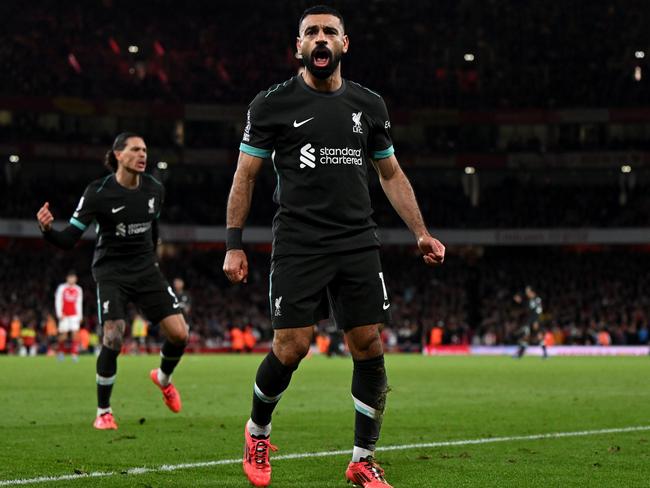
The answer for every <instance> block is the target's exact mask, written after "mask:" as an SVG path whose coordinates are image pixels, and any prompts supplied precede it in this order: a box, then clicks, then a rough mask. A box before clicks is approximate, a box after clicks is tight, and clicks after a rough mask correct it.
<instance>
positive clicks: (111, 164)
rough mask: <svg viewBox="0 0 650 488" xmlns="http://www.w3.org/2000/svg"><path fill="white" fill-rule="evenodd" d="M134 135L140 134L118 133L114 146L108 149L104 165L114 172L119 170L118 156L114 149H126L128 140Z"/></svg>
mask: <svg viewBox="0 0 650 488" xmlns="http://www.w3.org/2000/svg"><path fill="white" fill-rule="evenodd" d="M132 137H140V136H139V135H138V134H136V133H135V132H122V133H121V134H118V135H117V137H116V138H115V140H114V141H113V146H112V147H111V148H110V149H109V150H108V151H106V155H105V156H104V166H106V167H107V168H108V169H110V170H111V171H112V172H113V173H115V172H116V171H117V158H116V157H115V153H113V151H121V150H122V149H124V148H125V147H126V143H127V141H128V140H129V139H131V138H132Z"/></svg>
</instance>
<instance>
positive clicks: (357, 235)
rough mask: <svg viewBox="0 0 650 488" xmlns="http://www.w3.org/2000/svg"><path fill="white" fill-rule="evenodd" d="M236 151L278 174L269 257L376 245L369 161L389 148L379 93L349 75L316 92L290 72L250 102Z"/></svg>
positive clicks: (389, 152)
mask: <svg viewBox="0 0 650 488" xmlns="http://www.w3.org/2000/svg"><path fill="white" fill-rule="evenodd" d="M240 150H241V151H242V152H245V153H247V154H251V155H253V156H257V157H261V158H269V157H270V158H271V159H272V161H273V165H274V168H275V171H276V173H277V187H276V191H275V195H274V200H275V202H276V203H277V204H278V205H279V209H278V211H277V213H276V215H275V217H274V219H273V255H274V256H279V255H288V254H325V253H332V252H342V251H349V250H354V249H362V248H367V247H373V246H378V245H379V239H378V237H377V233H376V224H375V222H374V221H373V219H372V207H371V204H370V195H369V192H368V165H369V164H370V158H373V159H382V158H386V157H389V156H390V155H392V154H393V152H394V151H393V145H392V141H391V138H390V121H389V118H388V111H387V110H386V105H385V104H384V101H383V99H382V98H381V96H379V95H378V94H376V93H374V92H373V91H371V90H368V89H367V88H364V87H363V86H361V85H359V84H356V83H354V82H351V81H348V80H343V84H342V86H341V88H340V89H339V90H337V91H336V92H332V93H322V92H317V91H315V90H313V89H311V88H310V87H309V86H307V84H306V83H305V82H304V80H303V78H302V76H300V75H298V76H295V77H293V78H291V79H289V80H287V81H285V82H284V83H281V84H278V85H274V86H272V87H271V88H269V89H268V90H266V91H262V92H260V93H259V94H258V95H257V97H255V99H254V100H253V101H252V102H251V104H250V106H249V110H248V114H247V120H246V127H245V130H244V136H243V139H242V143H241V145H240Z"/></svg>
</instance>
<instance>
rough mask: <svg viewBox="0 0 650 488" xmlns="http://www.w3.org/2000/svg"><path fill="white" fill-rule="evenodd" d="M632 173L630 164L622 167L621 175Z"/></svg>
mask: <svg viewBox="0 0 650 488" xmlns="http://www.w3.org/2000/svg"><path fill="white" fill-rule="evenodd" d="M631 172H632V166H630V165H629V164H624V165H623V166H621V173H631Z"/></svg>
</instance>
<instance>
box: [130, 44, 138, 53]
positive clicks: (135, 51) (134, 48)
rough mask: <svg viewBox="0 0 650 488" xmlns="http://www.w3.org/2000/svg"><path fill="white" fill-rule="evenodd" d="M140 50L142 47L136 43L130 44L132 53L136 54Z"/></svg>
mask: <svg viewBox="0 0 650 488" xmlns="http://www.w3.org/2000/svg"><path fill="white" fill-rule="evenodd" d="M138 51H140V48H139V47H138V46H136V45H134V44H131V45H130V46H129V52H130V53H132V54H135V53H137V52H138Z"/></svg>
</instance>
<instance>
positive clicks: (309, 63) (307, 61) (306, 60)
mask: <svg viewBox="0 0 650 488" xmlns="http://www.w3.org/2000/svg"><path fill="white" fill-rule="evenodd" d="M341 56H342V53H340V52H338V53H333V52H332V51H330V62H329V63H327V66H323V67H320V66H316V65H315V64H314V53H313V52H312V53H311V54H309V55H307V56H305V55H303V56H302V62H303V64H304V65H305V68H306V69H308V70H309V72H310V73H311V74H312V75H314V76H315V77H316V78H318V79H319V80H326V79H327V78H329V77H330V76H332V73H334V71H336V67H337V66H338V65H339V63H340V62H341Z"/></svg>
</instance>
